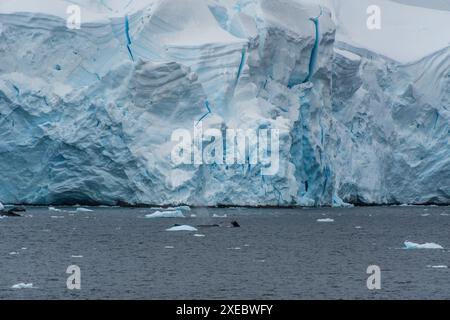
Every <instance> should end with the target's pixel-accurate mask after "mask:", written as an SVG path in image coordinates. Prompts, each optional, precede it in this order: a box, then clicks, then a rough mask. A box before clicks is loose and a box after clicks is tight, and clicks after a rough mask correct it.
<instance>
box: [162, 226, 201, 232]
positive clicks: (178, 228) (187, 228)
mask: <svg viewBox="0 0 450 320" xmlns="http://www.w3.org/2000/svg"><path fill="white" fill-rule="evenodd" d="M166 231H197V229H196V228H194V227H192V226H188V225H182V226H173V227H171V228H169V229H166Z"/></svg>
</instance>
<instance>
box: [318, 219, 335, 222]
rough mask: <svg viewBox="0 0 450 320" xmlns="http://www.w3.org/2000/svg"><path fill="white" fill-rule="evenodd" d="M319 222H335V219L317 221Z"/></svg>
mask: <svg viewBox="0 0 450 320" xmlns="http://www.w3.org/2000/svg"><path fill="white" fill-rule="evenodd" d="M317 222H334V219H330V218H325V219H317Z"/></svg>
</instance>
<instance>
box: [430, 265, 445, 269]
mask: <svg viewBox="0 0 450 320" xmlns="http://www.w3.org/2000/svg"><path fill="white" fill-rule="evenodd" d="M427 267H428V268H432V269H448V267H447V266H446V265H437V266H431V265H429V266H427Z"/></svg>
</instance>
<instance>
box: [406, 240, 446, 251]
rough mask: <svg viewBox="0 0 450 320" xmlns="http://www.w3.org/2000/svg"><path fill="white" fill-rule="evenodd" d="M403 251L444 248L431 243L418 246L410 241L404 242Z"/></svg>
mask: <svg viewBox="0 0 450 320" xmlns="http://www.w3.org/2000/svg"><path fill="white" fill-rule="evenodd" d="M405 249H444V248H443V247H442V246H441V245H439V244H437V243H433V242H430V243H424V244H419V243H414V242H410V241H405Z"/></svg>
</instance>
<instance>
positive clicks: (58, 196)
mask: <svg viewBox="0 0 450 320" xmlns="http://www.w3.org/2000/svg"><path fill="white" fill-rule="evenodd" d="M32 2H33V1H29V0H21V1H6V3H4V4H3V3H2V4H0V23H1V28H0V200H1V201H2V202H6V203H23V204H76V203H80V204H81V203H84V204H117V203H128V204H157V205H170V204H188V205H199V206H200V205H217V204H223V205H251V206H287V205H308V206H312V205H333V206H344V205H346V204H347V203H354V204H397V203H411V204H419V203H436V204H448V203H450V145H449V144H450V139H449V137H450V133H449V132H450V131H449V130H450V126H449V123H450V111H449V108H450V48H449V47H445V46H442V44H441V42H442V41H441V40H442V39H440V38H439V37H438V38H439V39H438V40H439V41H437V42H436V43H437V44H436V43H433V44H435V47H432V44H431V43H427V45H429V48H428V50H430V48H431V47H432V50H431V51H432V53H431V54H430V53H429V52H428V51H427V50H424V52H425V53H426V54H425V55H424V56H422V57H420V59H416V60H414V61H401V60H398V59H397V60H396V58H397V57H399V54H398V50H397V51H395V52H393V55H392V56H391V57H390V56H389V53H390V51H389V50H387V49H386V48H382V50H381V49H380V50H376V48H373V47H371V46H370V45H372V44H370V45H366V43H361V41H362V40H361V39H363V38H358V37H357V36H354V35H353V34H352V33H349V32H348V31H349V30H353V29H352V28H353V27H354V26H353V25H352V24H351V21H349V18H348V17H347V16H346V15H345V14H343V13H342V12H346V11H345V10H350V7H346V6H349V5H348V2H345V1H334V0H323V1H312V0H158V1H157V0H135V1H130V2H129V3H128V4H127V5H126V4H124V2H123V1H106V3H107V5H106V6H105V5H104V1H87V0H78V1H76V3H78V4H79V5H80V7H81V14H82V15H81V17H82V26H81V29H79V30H77V29H75V30H71V29H68V28H67V27H66V20H65V19H66V17H67V15H66V11H65V9H66V7H67V5H69V4H73V1H71V2H70V3H69V2H68V1H67V2H66V1H63V0H48V1H44V4H47V6H45V5H41V6H38V7H33V6H32V5H30V3H32ZM319 2H320V3H321V5H320V6H319V5H318V3H319ZM385 2H386V5H388V1H385ZM395 6H399V4H395ZM405 7H406V6H405ZM85 9H86V10H85ZM414 10H416V9H414ZM83 12H86V16H85V15H84V13H83ZM436 12H438V13H436V14H438V15H439V16H442V15H445V14H448V17H450V13H447V12H445V11H436ZM428 13H429V14H433V12H428ZM363 14H365V11H364V12H363ZM364 17H365V16H364ZM390 34H392V32H391V33H390ZM357 40H361V41H360V42H358V41H357ZM408 57H410V55H409V56H408ZM199 120H202V125H203V127H204V128H217V129H220V130H225V129H227V128H238V129H258V128H272V129H278V130H280V132H281V135H280V170H279V171H278V173H277V174H276V175H273V176H263V175H261V166H260V165H256V166H252V165H248V164H244V165H242V164H235V165H229V166H226V165H206V164H203V165H174V164H173V162H172V161H171V158H170V155H171V151H172V149H173V142H172V141H171V134H172V132H174V130H177V129H186V130H189V131H192V130H193V127H194V126H195V124H196V123H198V122H199Z"/></svg>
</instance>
